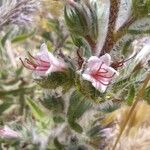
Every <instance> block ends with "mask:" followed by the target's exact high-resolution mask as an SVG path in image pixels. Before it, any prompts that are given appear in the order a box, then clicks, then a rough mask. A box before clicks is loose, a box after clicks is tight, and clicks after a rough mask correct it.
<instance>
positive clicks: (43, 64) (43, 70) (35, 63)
mask: <svg viewBox="0 0 150 150" xmlns="http://www.w3.org/2000/svg"><path fill="white" fill-rule="evenodd" d="M28 54H29V58H25V61H23V60H22V59H21V58H20V60H21V62H22V64H23V65H24V67H26V68H27V69H30V70H33V71H34V72H35V73H36V74H38V75H40V76H43V75H47V74H49V73H51V72H56V71H63V70H64V69H65V68H67V66H66V64H65V63H64V61H62V60H60V59H58V58H56V57H54V55H53V54H52V53H50V52H48V49H47V46H46V44H45V43H44V44H42V45H41V47H40V52H39V53H38V54H37V55H36V56H33V55H31V54H30V53H28Z"/></svg>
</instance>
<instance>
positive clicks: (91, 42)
mask: <svg viewBox="0 0 150 150" xmlns="http://www.w3.org/2000/svg"><path fill="white" fill-rule="evenodd" d="M85 39H86V40H87V42H88V43H89V45H90V46H91V49H92V53H93V54H95V52H96V43H95V42H94V41H93V40H92V39H91V37H90V36H89V35H87V36H86V37H85Z"/></svg>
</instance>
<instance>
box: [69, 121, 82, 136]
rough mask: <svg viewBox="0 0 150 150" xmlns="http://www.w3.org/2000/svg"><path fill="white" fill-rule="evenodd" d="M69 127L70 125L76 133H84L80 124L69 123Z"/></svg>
mask: <svg viewBox="0 0 150 150" xmlns="http://www.w3.org/2000/svg"><path fill="white" fill-rule="evenodd" d="M69 125H70V127H71V128H72V129H73V130H74V131H76V132H78V133H82V132H83V128H82V127H81V126H80V125H79V124H78V123H76V122H73V121H69Z"/></svg>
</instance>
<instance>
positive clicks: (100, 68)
mask: <svg viewBox="0 0 150 150" xmlns="http://www.w3.org/2000/svg"><path fill="white" fill-rule="evenodd" d="M103 64H104V62H102V63H101V65H100V66H99V68H98V70H97V71H100V69H101V68H102V65H103Z"/></svg>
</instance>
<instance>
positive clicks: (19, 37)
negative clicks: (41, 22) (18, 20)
mask: <svg viewBox="0 0 150 150" xmlns="http://www.w3.org/2000/svg"><path fill="white" fill-rule="evenodd" d="M34 33H35V31H32V32H31V33H23V34H20V35H17V36H16V37H14V38H13V39H12V43H16V42H22V41H24V40H26V39H28V38H30V37H32V36H33V35H34Z"/></svg>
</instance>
